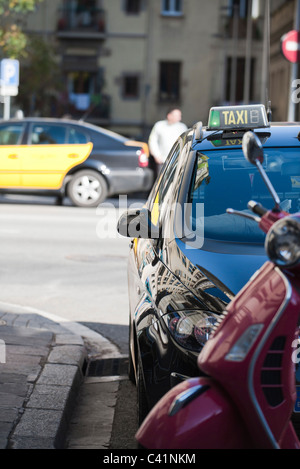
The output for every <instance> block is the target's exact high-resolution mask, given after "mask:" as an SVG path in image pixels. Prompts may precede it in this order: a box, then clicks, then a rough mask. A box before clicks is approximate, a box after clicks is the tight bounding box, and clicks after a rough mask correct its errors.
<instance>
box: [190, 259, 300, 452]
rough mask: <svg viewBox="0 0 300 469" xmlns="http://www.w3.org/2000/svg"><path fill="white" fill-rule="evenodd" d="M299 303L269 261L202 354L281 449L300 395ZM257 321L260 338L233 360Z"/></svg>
mask: <svg viewBox="0 0 300 469" xmlns="http://www.w3.org/2000/svg"><path fill="white" fill-rule="evenodd" d="M297 305H299V296H297V292H296V291H295V290H293V288H292V286H291V284H290V283H289V281H288V279H287V277H286V276H284V275H283V274H282V273H281V271H280V270H279V269H277V268H275V267H274V265H273V264H272V263H270V262H267V263H266V264H265V265H264V266H263V267H262V268H261V269H260V270H259V271H258V273H257V275H256V276H254V277H252V279H251V280H250V281H249V283H248V284H247V285H246V286H245V287H244V288H243V289H242V290H241V292H240V293H239V294H238V295H237V296H236V298H235V299H234V300H233V301H232V302H231V303H230V305H229V306H228V308H227V315H226V317H225V319H224V320H223V322H222V323H221V325H220V326H219V327H217V328H216V330H215V331H214V333H213V334H212V336H211V338H210V339H209V340H208V342H207V343H206V345H205V347H204V348H203V350H202V351H201V353H200V355H199V358H198V364H199V367H200V369H201V370H202V371H204V372H205V373H207V374H209V375H211V376H214V377H216V378H217V379H218V383H220V384H221V385H222V387H224V389H225V390H226V392H227V393H228V394H229V395H230V396H231V397H232V399H233V400H234V402H235V403H236V405H237V408H238V409H239V411H240V413H241V416H242V418H243V420H244V421H245V422H247V428H248V431H249V433H250V434H251V435H255V438H256V441H257V444H259V445H260V446H261V447H263V448H278V447H279V446H280V441H283V439H284V441H285V442H286V441H287V439H286V438H284V435H285V431H286V430H287V426H288V423H289V419H290V416H291V414H292V411H293V406H294V402H295V399H296V392H295V367H294V364H293V363H292V358H291V357H292V348H291V344H292V342H293V340H294V339H295V330H296V329H297V321H298V317H299V308H298V306H297ZM287 307H288V308H289V314H286V308H287ZM253 325H255V326H256V325H261V329H260V330H259V333H258V334H257V337H256V338H255V340H254V341H253V343H252V345H251V346H250V347H249V350H248V351H247V353H246V355H245V357H244V358H243V359H242V360H240V361H238V360H233V359H232V358H230V354H231V353H232V351H233V347H234V346H235V345H236V344H237V343H238V341H241V338H242V337H243V334H246V333H247V331H249V328H251V327H252V326H253ZM282 422H285V424H284V425H283V424H282ZM290 444H291V446H293V445H294V443H293V442H291V443H290Z"/></svg>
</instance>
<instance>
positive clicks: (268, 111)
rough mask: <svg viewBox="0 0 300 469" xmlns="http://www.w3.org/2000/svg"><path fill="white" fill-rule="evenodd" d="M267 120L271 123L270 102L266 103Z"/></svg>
mask: <svg viewBox="0 0 300 469" xmlns="http://www.w3.org/2000/svg"><path fill="white" fill-rule="evenodd" d="M267 118H268V122H272V108H271V101H268V107H267Z"/></svg>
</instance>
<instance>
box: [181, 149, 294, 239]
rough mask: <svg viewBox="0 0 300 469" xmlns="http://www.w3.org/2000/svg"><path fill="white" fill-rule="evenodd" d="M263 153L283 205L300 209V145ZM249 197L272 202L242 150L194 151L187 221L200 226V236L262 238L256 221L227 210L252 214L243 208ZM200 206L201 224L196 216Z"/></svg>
mask: <svg viewBox="0 0 300 469" xmlns="http://www.w3.org/2000/svg"><path fill="white" fill-rule="evenodd" d="M264 155H265V160H264V169H265V170H266V172H267V174H268V176H269V178H270V180H271V182H272V184H273V186H274V188H275V190H276V191H277V193H278V195H279V197H280V200H281V206H282V208H283V209H284V210H285V211H287V212H289V213H295V212H297V211H299V210H300V161H299V149H298V148H277V149H275V148H267V149H265V153H264ZM249 200H255V201H257V202H260V203H261V204H262V205H263V206H264V207H266V208H268V209H271V208H273V207H274V202H273V199H272V197H271V195H270V193H269V192H268V189H267V187H266V186H265V184H264V182H263V180H262V178H261V176H260V174H259V172H258V170H257V169H256V167H255V166H253V165H251V164H250V163H248V162H247V161H246V160H245V158H244V156H243V153H242V150H241V149H235V150H233V149H231V150H230V151H228V152H226V151H224V150H218V151H208V152H206V153H200V152H199V153H198V155H197V164H196V166H195V169H194V174H193V179H192V184H191V187H190V193H189V202H190V203H191V212H190V220H189V221H190V228H192V230H193V232H196V233H197V230H198V231H199V232H200V228H199V227H200V226H202V228H201V230H202V235H203V228H204V238H205V239H215V240H224V241H234V242H246V243H261V242H263V240H264V237H265V235H264V234H263V233H262V231H261V230H260V229H259V227H258V225H257V223H256V222H254V221H252V220H249V219H247V218H244V217H240V216H235V215H229V214H227V213H226V209H227V208H234V209H236V210H240V211H244V212H248V213H251V212H250V210H248V208H247V203H248V201H249ZM200 207H202V211H201V210H200ZM203 209H204V217H202V218H203V220H204V227H203V224H202V225H201V223H200V220H199V217H201V216H202V215H203Z"/></svg>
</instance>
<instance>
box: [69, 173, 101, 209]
mask: <svg viewBox="0 0 300 469" xmlns="http://www.w3.org/2000/svg"><path fill="white" fill-rule="evenodd" d="M107 193H108V190H107V184H106V182H105V179H104V178H103V177H102V176H101V175H100V174H98V173H97V172H96V171H92V170H88V169H85V170H82V171H78V172H77V173H75V174H74V175H73V177H72V179H71V181H70V182H69V184H68V187H67V195H68V197H69V198H70V199H71V201H72V203H73V204H74V205H76V206H77V207H97V206H98V205H99V204H100V203H101V202H103V201H104V200H105V199H106V197H107Z"/></svg>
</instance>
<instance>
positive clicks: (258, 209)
mask: <svg viewBox="0 0 300 469" xmlns="http://www.w3.org/2000/svg"><path fill="white" fill-rule="evenodd" d="M248 208H249V209H250V210H251V211H252V212H253V213H255V214H256V215H258V216H260V217H263V216H264V215H265V214H266V213H267V211H268V210H267V209H266V208H264V207H263V206H262V205H261V204H259V203H258V202H255V201H254V200H250V202H248Z"/></svg>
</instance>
